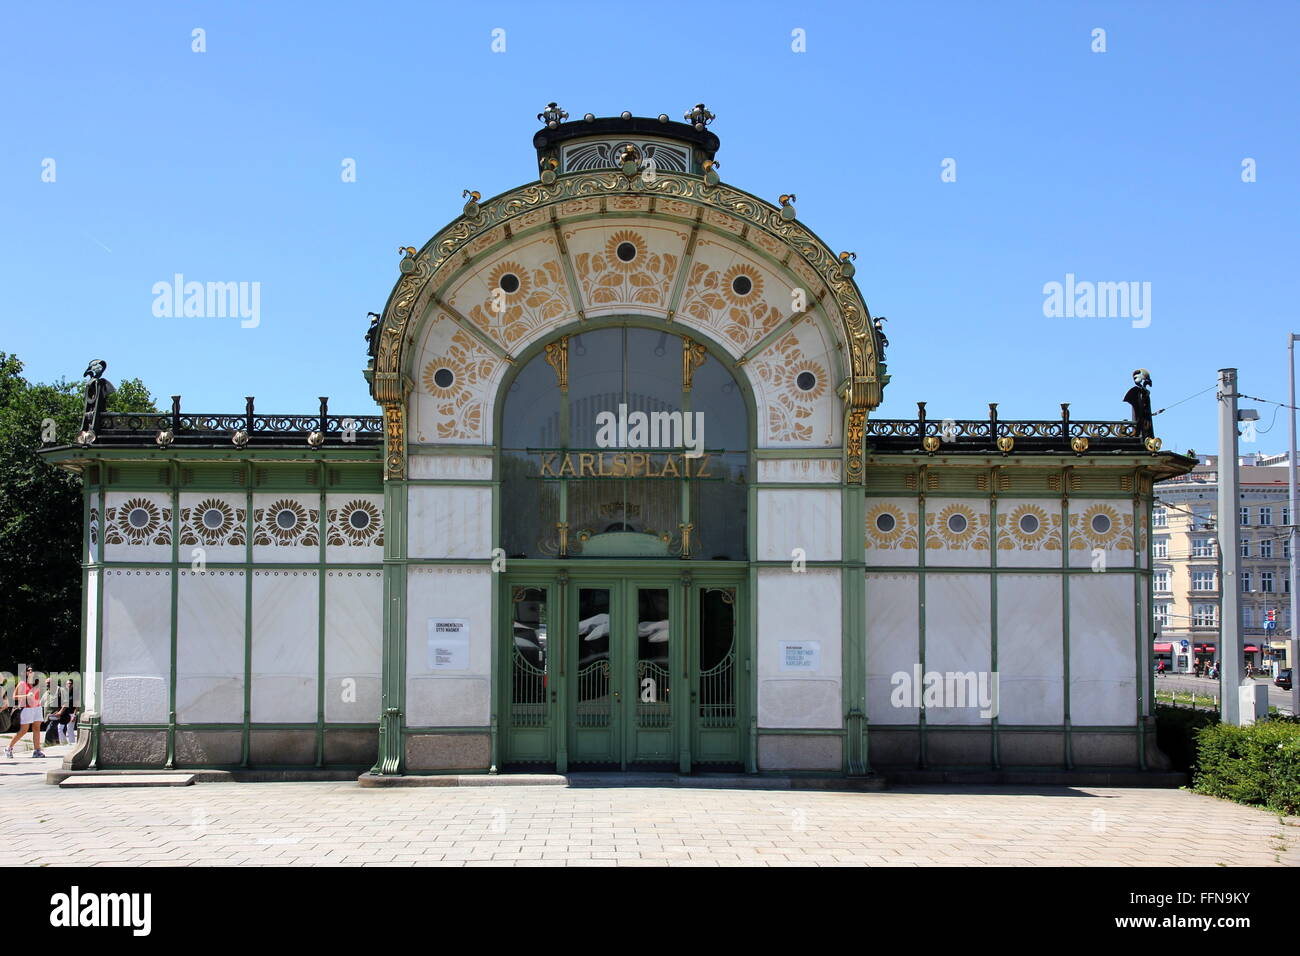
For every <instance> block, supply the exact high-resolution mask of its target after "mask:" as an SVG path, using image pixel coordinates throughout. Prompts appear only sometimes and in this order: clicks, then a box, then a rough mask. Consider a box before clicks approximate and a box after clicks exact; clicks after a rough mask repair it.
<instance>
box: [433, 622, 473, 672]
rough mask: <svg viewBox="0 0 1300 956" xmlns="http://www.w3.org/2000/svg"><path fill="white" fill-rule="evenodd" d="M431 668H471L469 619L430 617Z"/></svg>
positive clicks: (453, 669)
mask: <svg viewBox="0 0 1300 956" xmlns="http://www.w3.org/2000/svg"><path fill="white" fill-rule="evenodd" d="M429 670H433V671H467V670H469V621H466V620H464V619H462V618H447V617H431V618H429Z"/></svg>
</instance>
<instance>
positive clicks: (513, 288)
mask: <svg viewBox="0 0 1300 956" xmlns="http://www.w3.org/2000/svg"><path fill="white" fill-rule="evenodd" d="M497 284H498V285H500V286H501V291H502V292H504V293H506V294H507V295H513V294H514V293H516V292H518V291H519V276H517V275H515V274H514V273H513V272H507V273H506V274H505V275H503V276H502V277H501V279H500V281H499V282H498V283H497Z"/></svg>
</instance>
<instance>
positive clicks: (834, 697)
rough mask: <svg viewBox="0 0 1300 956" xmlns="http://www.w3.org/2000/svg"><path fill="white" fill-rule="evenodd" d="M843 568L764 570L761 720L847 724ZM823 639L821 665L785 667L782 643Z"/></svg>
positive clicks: (761, 585)
mask: <svg viewBox="0 0 1300 956" xmlns="http://www.w3.org/2000/svg"><path fill="white" fill-rule="evenodd" d="M841 590H842V589H841V586H840V572H839V571H838V570H835V569H810V570H808V571H805V572H802V573H795V572H793V571H787V570H785V569H780V568H765V569H763V570H761V571H759V573H758V725H759V726H760V727H784V728H804V727H808V728H812V727H841V726H843V714H844V706H843V702H842V700H841V689H840V676H841V670H840V668H841V656H842V655H841V645H842V642H843V621H842V616H841V615H842V605H841ZM795 640H797V641H809V640H815V641H818V642H819V643H820V654H819V659H818V662H817V663H818V666H817V667H816V668H812V669H809V670H806V671H805V670H798V671H789V670H782V669H781V663H782V658H781V653H782V646H781V645H782V642H784V641H795Z"/></svg>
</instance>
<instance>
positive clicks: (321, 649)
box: [316, 463, 329, 767]
mask: <svg viewBox="0 0 1300 956" xmlns="http://www.w3.org/2000/svg"><path fill="white" fill-rule="evenodd" d="M318 474H319V476H320V477H319V478H318V479H317V480H318V481H319V482H320V511H319V512H318V516H317V525H316V539H317V542H318V544H319V546H320V549H319V553H318V558H319V564H318V565H317V567H316V577H317V579H318V582H319V587H318V591H317V598H318V601H319V604H318V605H317V610H316V766H317V767H323V766H325V583H326V581H325V579H326V578H327V576H328V571H327V569H326V567H325V549H326V548H327V547H328V544H327V542H326V535H327V533H328V530H329V521H328V501H327V499H326V497H325V495H326V486H327V485H328V483H329V475H328V474H326V466H325V464H324V463H322V464H321V466H320V470H319V472H318Z"/></svg>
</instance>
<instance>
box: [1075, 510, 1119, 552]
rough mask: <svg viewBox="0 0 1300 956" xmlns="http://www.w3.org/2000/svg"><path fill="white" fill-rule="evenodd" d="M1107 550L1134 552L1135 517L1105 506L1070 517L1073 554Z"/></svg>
mask: <svg viewBox="0 0 1300 956" xmlns="http://www.w3.org/2000/svg"><path fill="white" fill-rule="evenodd" d="M1093 548H1103V549H1106V550H1114V551H1130V550H1132V548H1133V517H1132V515H1124V514H1120V512H1119V511H1118V510H1117V509H1115V508H1113V507H1111V506H1110V505H1108V504H1105V503H1103V502H1098V503H1096V504H1094V505H1092V506H1090V507H1088V508H1085V509H1084V510H1083V511H1081V512H1080V513H1079V514H1072V515H1070V550H1072V551H1091V550H1092V549H1093Z"/></svg>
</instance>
